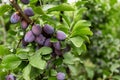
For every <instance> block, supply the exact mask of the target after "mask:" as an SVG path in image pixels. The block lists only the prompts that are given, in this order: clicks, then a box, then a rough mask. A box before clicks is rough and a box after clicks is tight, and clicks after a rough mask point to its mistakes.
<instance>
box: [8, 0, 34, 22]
mask: <svg viewBox="0 0 120 80" xmlns="http://www.w3.org/2000/svg"><path fill="white" fill-rule="evenodd" d="M10 2H11V4H12V5H13V7H14V8H15V9H16V11H18V12H19V14H20V15H21V16H22V18H24V19H25V20H26V21H27V23H29V24H33V21H32V20H31V19H30V18H29V17H28V16H26V15H25V14H24V13H23V11H22V9H21V8H20V6H19V5H18V4H17V2H16V0H10Z"/></svg>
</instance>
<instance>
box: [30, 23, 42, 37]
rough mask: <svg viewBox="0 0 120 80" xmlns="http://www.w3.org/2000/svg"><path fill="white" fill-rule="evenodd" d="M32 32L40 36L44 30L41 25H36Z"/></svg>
mask: <svg viewBox="0 0 120 80" xmlns="http://www.w3.org/2000/svg"><path fill="white" fill-rule="evenodd" d="M32 32H33V34H34V35H36V36H38V35H40V33H41V32H42V28H41V27H40V25H39V24H35V25H33V27H32Z"/></svg>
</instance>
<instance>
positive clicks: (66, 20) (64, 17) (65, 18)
mask: <svg viewBox="0 0 120 80" xmlns="http://www.w3.org/2000/svg"><path fill="white" fill-rule="evenodd" d="M60 15H61V16H62V18H63V19H64V20H65V22H66V23H67V24H68V26H70V20H69V18H68V17H67V16H66V15H64V14H60Z"/></svg>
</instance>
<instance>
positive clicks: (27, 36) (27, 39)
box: [24, 31, 35, 42]
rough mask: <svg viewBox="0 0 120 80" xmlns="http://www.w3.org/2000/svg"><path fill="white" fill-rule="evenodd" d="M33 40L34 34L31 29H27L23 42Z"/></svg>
mask: <svg viewBox="0 0 120 80" xmlns="http://www.w3.org/2000/svg"><path fill="white" fill-rule="evenodd" d="M34 40H35V36H34V34H33V33H32V31H28V32H27V33H26V34H25V37H24V41H25V42H33V41H34Z"/></svg>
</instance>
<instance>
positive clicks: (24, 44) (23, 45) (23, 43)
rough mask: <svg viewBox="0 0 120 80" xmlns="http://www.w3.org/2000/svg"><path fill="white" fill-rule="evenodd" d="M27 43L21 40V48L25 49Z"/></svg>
mask: <svg viewBox="0 0 120 80" xmlns="http://www.w3.org/2000/svg"><path fill="white" fill-rule="evenodd" d="M28 44H29V43H28V42H25V40H24V39H22V47H23V48H25V47H26V46H27V45H28Z"/></svg>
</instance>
